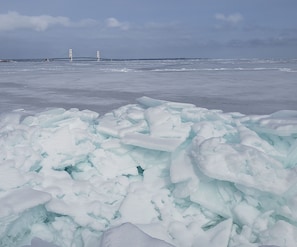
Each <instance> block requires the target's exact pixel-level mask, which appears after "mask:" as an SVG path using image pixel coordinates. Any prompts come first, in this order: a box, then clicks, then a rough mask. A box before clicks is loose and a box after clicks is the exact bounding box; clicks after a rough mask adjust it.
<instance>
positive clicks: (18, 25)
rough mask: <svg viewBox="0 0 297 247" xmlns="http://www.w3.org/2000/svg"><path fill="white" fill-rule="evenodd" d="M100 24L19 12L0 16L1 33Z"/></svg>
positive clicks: (89, 20) (84, 20)
mask: <svg viewBox="0 0 297 247" xmlns="http://www.w3.org/2000/svg"><path fill="white" fill-rule="evenodd" d="M97 24H98V22H97V21H96V20H93V19H83V20H80V21H78V22H72V21H71V20H70V19H69V18H68V17H64V16H50V15H39V16H27V15H21V14H19V13H18V12H15V11H13V12H8V13H7V14H0V32H1V31H11V30H17V29H31V30H35V31H45V30H47V29H48V28H49V27H52V26H63V27H86V26H94V25H97Z"/></svg>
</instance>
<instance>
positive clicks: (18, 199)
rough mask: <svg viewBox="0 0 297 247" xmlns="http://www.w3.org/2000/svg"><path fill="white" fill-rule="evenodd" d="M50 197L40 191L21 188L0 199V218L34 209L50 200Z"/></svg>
mask: <svg viewBox="0 0 297 247" xmlns="http://www.w3.org/2000/svg"><path fill="white" fill-rule="evenodd" d="M51 198H52V197H51V196H50V195H49V194H48V193H46V192H42V191H37V190H34V189H30V188H22V189H17V190H14V191H10V193H6V195H5V196H3V197H0V202H1V203H0V217H6V216H9V215H11V214H20V213H22V212H24V211H26V210H28V209H30V208H33V207H36V206H38V205H41V204H45V203H46V202H48V201H50V200H51Z"/></svg>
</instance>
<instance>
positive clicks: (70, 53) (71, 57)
mask: <svg viewBox="0 0 297 247" xmlns="http://www.w3.org/2000/svg"><path fill="white" fill-rule="evenodd" d="M69 59H70V62H72V60H73V55H72V49H69Z"/></svg>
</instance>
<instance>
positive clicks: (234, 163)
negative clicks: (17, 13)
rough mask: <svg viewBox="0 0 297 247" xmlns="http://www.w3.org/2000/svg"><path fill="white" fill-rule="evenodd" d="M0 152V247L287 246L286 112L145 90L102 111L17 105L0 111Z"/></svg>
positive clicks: (294, 119) (294, 154)
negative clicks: (226, 107) (199, 102)
mask: <svg viewBox="0 0 297 247" xmlns="http://www.w3.org/2000/svg"><path fill="white" fill-rule="evenodd" d="M0 149H1V152H0V246H11V247H12V246H23V245H27V244H30V242H31V240H32V239H33V240H34V241H37V240H36V239H41V240H42V241H45V242H48V243H52V244H55V245H57V246H73V247H79V246H88V247H89V246H100V243H101V246H102V247H105V246H110V247H116V246H123V245H124V243H127V241H128V242H129V241H131V238H133V239H134V241H135V242H134V243H136V242H137V243H139V244H140V242H141V243H142V245H141V246H148V245H149V243H154V246H156V245H158V244H159V246H171V245H173V246H184V247H187V246H212V247H216V246H217V247H224V246H226V247H227V246H229V247H235V246H245V247H258V246H260V245H266V246H269V245H277V246H282V247H291V246H292V247H293V246H296V243H297V196H296V195H297V187H296V182H297V173H296V165H297V112H295V111H280V112H276V113H274V114H271V115H265V116H247V115H243V114H240V113H224V112H222V111H220V110H207V109H204V108H198V107H196V106H194V105H191V104H184V103H175V102H166V101H161V100H155V99H150V98H147V97H142V98H140V99H138V102H137V104H133V105H127V106H123V107H121V108H119V109H117V110H114V111H112V112H110V113H108V114H106V115H104V116H102V117H99V115H98V114H97V113H95V112H92V111H88V110H84V111H79V110H78V109H70V110H64V109H53V110H49V111H46V112H41V113H38V114H35V115H33V116H26V115H25V114H22V112H20V111H19V112H13V113H11V114H6V115H4V114H3V115H2V116H1V118H0ZM129 232H131V234H129ZM33 240H32V246H34V245H33ZM41 240H40V241H41ZM121 243H122V245H121ZM129 243H130V242H129ZM139 246H140V245H139Z"/></svg>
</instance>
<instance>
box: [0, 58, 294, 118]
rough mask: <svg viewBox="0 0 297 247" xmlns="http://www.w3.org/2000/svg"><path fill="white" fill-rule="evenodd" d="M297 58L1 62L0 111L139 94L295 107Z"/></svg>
mask: <svg viewBox="0 0 297 247" xmlns="http://www.w3.org/2000/svg"><path fill="white" fill-rule="evenodd" d="M296 72H297V60H257V59H255V60H226V59H185V60H183V59H180V60H128V61H127V60H126V61H101V62H83V61H74V62H72V63H70V62H61V61H60V62H59V61H56V62H11V63H0V112H7V111H8V112H9V111H11V110H15V109H20V108H21V109H25V110H27V111H32V110H33V111H39V110H43V109H44V108H48V107H63V108H66V109H69V108H73V107H75V108H79V109H80V110H83V109H89V110H93V111H96V112H99V113H101V114H102V113H106V112H109V111H110V110H112V109H115V108H117V107H119V106H121V105H126V104H129V103H135V99H136V98H138V97H141V96H144V95H145V96H149V97H153V98H158V99H164V100H170V101H179V102H187V103H193V104H195V105H196V106H199V107H205V108H208V109H221V110H223V111H227V112H230V111H237V112H242V113H244V114H266V113H272V112H275V111H278V110H282V109H290V110H297V98H296V92H297V82H296Z"/></svg>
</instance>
